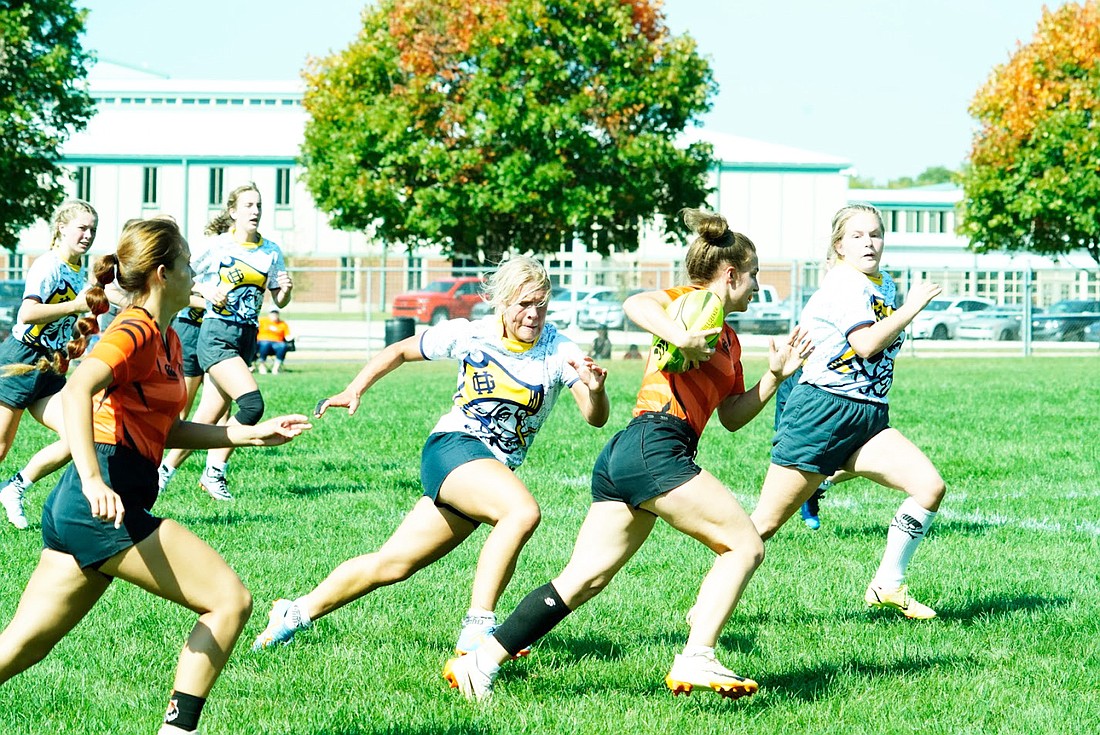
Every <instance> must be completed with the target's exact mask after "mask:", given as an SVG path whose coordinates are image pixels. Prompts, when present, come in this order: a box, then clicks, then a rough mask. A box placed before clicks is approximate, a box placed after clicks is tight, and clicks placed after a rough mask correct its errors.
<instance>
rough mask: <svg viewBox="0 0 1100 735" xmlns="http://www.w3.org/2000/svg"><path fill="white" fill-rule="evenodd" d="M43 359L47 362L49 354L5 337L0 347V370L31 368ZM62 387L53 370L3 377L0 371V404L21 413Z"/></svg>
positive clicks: (63, 382) (60, 377)
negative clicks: (19, 367) (6, 366)
mask: <svg viewBox="0 0 1100 735" xmlns="http://www.w3.org/2000/svg"><path fill="white" fill-rule="evenodd" d="M43 357H45V358H46V359H51V358H52V357H53V354H52V353H51V352H49V351H47V350H43V349H40V348H37V347H29V346H27V345H25V344H23V343H22V342H20V341H19V340H17V339H16V338H15V337H8V338H7V339H6V340H4V342H3V343H0V368H3V366H4V365H33V364H34V363H36V362H38V360H39V359H41V358H43ZM64 387H65V376H64V375H58V374H57V373H55V372H54V371H53V370H46V371H45V372H42V371H38V370H35V371H34V372H32V373H26V374H25V375H9V376H5V375H4V374H3V371H2V369H0V403H3V404H4V405H5V406H11V407H12V408H18V409H24V408H26V407H27V406H29V405H31V404H32V403H34V402H35V401H37V400H38V399H39V398H49V397H50V396H52V395H53V394H54V393H58V392H60V391H61V389H62V388H64Z"/></svg>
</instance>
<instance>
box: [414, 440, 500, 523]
mask: <svg viewBox="0 0 1100 735" xmlns="http://www.w3.org/2000/svg"><path fill="white" fill-rule="evenodd" d="M475 459H493V460H496V461H497V462H500V460H499V459H497V457H496V455H495V454H493V453H492V451H491V450H490V449H489V447H487V446H485V443H484V442H482V441H481V440H480V439H478V438H477V437H476V436H470V435H469V434H463V433H462V432H460V431H451V432H436V433H434V434H430V435H429V436H428V440H427V441H426V442H424V450H423V451H422V452H421V453H420V483H421V484H422V485H423V486H424V496H425V497H428V498H431V499H432V502H433V503H435V504H436V505H438V506H439V507H441V508H446V509H447V510H449V511H451V512H452V513H454V514H456V515H458V516H461V517H462V518H465V519H466V520H468V521H470V522H471V523H473V524H475V525H477V523H478V521H475V520H474V519H473V518H470V517H469V516H468V515H466V514H465V513H463V512H461V511H459V510H457V509H455V508H453V507H451V506H449V505H447V504H446V503H440V502H439V489H440V488H441V487H443V481H444V480H446V479H447V476H448V475H450V474H451V473H452V472H454V471H455V469H457V468H458V467H461V466H462V465H464V464H466V463H467V462H473V461H474V460H475Z"/></svg>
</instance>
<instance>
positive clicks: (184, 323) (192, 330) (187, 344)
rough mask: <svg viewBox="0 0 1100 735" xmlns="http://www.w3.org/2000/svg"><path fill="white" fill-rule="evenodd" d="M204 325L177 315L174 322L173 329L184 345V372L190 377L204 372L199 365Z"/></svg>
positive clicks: (195, 376)
mask: <svg viewBox="0 0 1100 735" xmlns="http://www.w3.org/2000/svg"><path fill="white" fill-rule="evenodd" d="M201 328H202V325H201V324H199V323H198V322H193V321H191V320H190V319H182V318H180V317H176V319H175V321H173V322H172V329H174V330H176V334H178V335H179V338H180V345H182V346H183V374H184V376H185V377H188V378H197V377H199V376H200V375H202V374H203V369H202V366H201V365H199V331H200V329H201Z"/></svg>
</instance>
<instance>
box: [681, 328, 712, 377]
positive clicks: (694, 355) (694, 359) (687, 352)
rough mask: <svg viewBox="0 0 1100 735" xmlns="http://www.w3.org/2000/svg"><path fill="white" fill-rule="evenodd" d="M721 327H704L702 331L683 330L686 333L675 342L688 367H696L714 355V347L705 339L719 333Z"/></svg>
mask: <svg viewBox="0 0 1100 735" xmlns="http://www.w3.org/2000/svg"><path fill="white" fill-rule="evenodd" d="M721 333H722V328H721V327H715V328H714V329H706V330H704V331H702V332H684V334H685V335H686V336H685V337H684V338H683V339H681V340H680V341H679V342H677V343H676V346H677V347H679V348H680V352H682V353H683V355H684V361H685V363H686V364H687V365H688V367H689V368H694V367H697V366H698V365H699V364H700V363H703V362H706V361H707V360H709V359H710V358H711V357H712V356H713V355H714V348H713V347H711V346H710V343H709V342H707V340H708V339H709V338H711V337H713V336H714V335H716V334H721Z"/></svg>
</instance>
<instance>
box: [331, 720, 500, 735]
mask: <svg viewBox="0 0 1100 735" xmlns="http://www.w3.org/2000/svg"><path fill="white" fill-rule="evenodd" d="M490 732H494V730H493V729H491V728H481V727H478V726H476V725H475V724H473V723H472V722H461V723H454V724H449V725H444V726H440V725H439V724H425V725H420V726H416V725H396V724H391V725H385V724H382V723H378V724H375V725H370V724H361V723H350V724H347V725H333V726H330V727H323V728H321V729H320V730H314V731H313V735H483V733H490Z"/></svg>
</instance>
